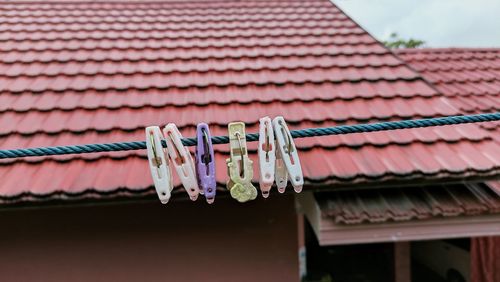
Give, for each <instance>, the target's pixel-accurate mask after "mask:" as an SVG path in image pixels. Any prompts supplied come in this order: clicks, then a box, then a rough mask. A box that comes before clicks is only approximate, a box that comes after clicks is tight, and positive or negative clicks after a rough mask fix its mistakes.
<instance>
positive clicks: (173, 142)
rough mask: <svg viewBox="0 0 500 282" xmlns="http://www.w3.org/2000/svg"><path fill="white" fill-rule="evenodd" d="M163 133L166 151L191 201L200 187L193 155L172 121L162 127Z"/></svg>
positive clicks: (195, 197)
mask: <svg viewBox="0 0 500 282" xmlns="http://www.w3.org/2000/svg"><path fill="white" fill-rule="evenodd" d="M163 135H164V136H165V140H166V141H167V152H168V155H169V156H170V160H171V161H172V165H173V166H174V167H175V170H176V171H177V175H179V178H180V179H181V182H182V185H183V186H184V189H186V192H187V193H188V194H189V197H190V198H191V200H192V201H196V199H198V194H199V193H200V188H199V187H198V181H197V179H196V171H195V168H194V161H193V157H192V156H191V153H190V152H189V150H188V149H187V148H186V147H185V146H184V145H183V144H182V141H181V140H182V135H181V133H180V132H179V130H178V129H177V126H176V125H175V124H173V123H169V124H168V125H167V126H165V128H163Z"/></svg>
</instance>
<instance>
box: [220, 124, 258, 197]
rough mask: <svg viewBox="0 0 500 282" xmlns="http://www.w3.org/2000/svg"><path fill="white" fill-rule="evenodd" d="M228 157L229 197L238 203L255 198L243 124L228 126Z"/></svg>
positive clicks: (251, 163) (255, 193) (251, 168)
mask: <svg viewBox="0 0 500 282" xmlns="http://www.w3.org/2000/svg"><path fill="white" fill-rule="evenodd" d="M228 130H229V146H230V157H229V159H227V160H226V164H227V168H228V174H229V178H230V180H229V181H228V183H227V187H228V189H229V191H230V193H231V196H232V197H233V198H235V199H236V200H238V201H239V202H247V201H249V200H254V199H255V198H256V197H257V189H256V188H255V187H254V186H253V185H252V178H253V167H252V166H253V162H252V160H250V158H249V157H248V149H247V144H246V135H245V124H244V123H243V122H232V123H230V124H229V125H228Z"/></svg>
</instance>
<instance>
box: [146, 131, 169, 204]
mask: <svg viewBox="0 0 500 282" xmlns="http://www.w3.org/2000/svg"><path fill="white" fill-rule="evenodd" d="M162 140H163V135H162V134H161V131H160V128H159V127H158V126H149V127H146V149H147V152H148V163H149V170H150V171H151V176H152V177H153V183H154V185H155V189H156V193H157V194H158V197H159V198H160V201H161V203H162V204H166V203H167V202H168V200H170V191H171V190H172V189H173V187H174V185H173V182H172V170H171V169H170V166H169V163H168V159H167V157H165V150H164V149H163V146H162V144H161V141H162Z"/></svg>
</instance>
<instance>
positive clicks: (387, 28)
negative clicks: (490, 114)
mask: <svg viewBox="0 0 500 282" xmlns="http://www.w3.org/2000/svg"><path fill="white" fill-rule="evenodd" d="M333 2H334V3H335V4H337V5H338V6H339V7H340V8H341V9H343V10H344V11H345V12H346V13H347V14H348V15H349V16H351V17H352V18H353V19H354V20H355V21H357V22H358V23H359V24H360V25H361V26H362V27H364V28H365V29H366V30H368V32H370V33H371V34H373V35H374V36H375V37H376V38H377V39H379V40H385V39H387V38H388V37H389V35H390V34H391V32H397V33H398V34H399V35H400V37H402V38H410V37H412V38H414V39H421V40H424V41H426V43H427V44H426V47H450V46H452V47H453V46H459V47H462V46H464V47H500V0H333Z"/></svg>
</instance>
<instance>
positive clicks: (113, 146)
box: [0, 112, 500, 159]
mask: <svg viewBox="0 0 500 282" xmlns="http://www.w3.org/2000/svg"><path fill="white" fill-rule="evenodd" d="M499 120H500V112H496V113H484V114H475V115H463V116H446V117H438V118H428V119H414V120H402V121H388V122H378V123H368V124H355V125H340V126H334V127H323V128H306V129H298V130H291V131H290V132H291V134H292V137H293V138H306V137H315V136H326V135H342V134H351V133H367V132H376V131H388V130H397V129H410V128H422V127H432V126H444V125H454V124H465V123H477V122H487V121H499ZM246 137H247V141H248V142H253V141H257V140H258V139H259V134H258V133H251V134H247V135H246ZM182 143H183V144H184V145H185V146H196V138H183V139H182ZM212 143H213V144H227V143H229V138H228V137H227V136H213V137H212ZM163 147H166V143H165V142H163ZM141 149H146V142H145V141H134V142H117V143H102V144H84V145H70V146H55V147H39V148H26V149H11V150H0V159H12V158H24V157H41V156H52V155H66V154H87V153H99V152H118V151H131V150H141Z"/></svg>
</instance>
